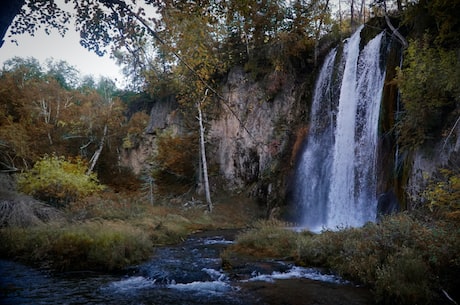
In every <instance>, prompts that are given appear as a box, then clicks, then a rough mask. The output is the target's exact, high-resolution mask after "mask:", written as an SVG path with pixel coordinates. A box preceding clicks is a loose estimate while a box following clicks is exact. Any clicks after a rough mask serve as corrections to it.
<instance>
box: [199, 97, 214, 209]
mask: <svg viewBox="0 0 460 305" xmlns="http://www.w3.org/2000/svg"><path fill="white" fill-rule="evenodd" d="M207 93H208V90H206V93H205V96H204V98H203V100H202V101H201V102H198V103H197V108H198V122H199V124H200V155H201V164H202V166H203V183H204V193H205V196H206V204H207V205H208V211H209V212H212V207H213V206H212V201H211V192H210V190H209V179H208V164H207V161H206V150H205V145H204V127H203V115H202V113H201V104H202V103H203V102H204V101H205V99H206V95H207Z"/></svg>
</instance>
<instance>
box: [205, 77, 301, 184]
mask: <svg viewBox="0 0 460 305" xmlns="http://www.w3.org/2000/svg"><path fill="white" fill-rule="evenodd" d="M295 89H296V88H295V87H294V83H293V82H292V81H291V82H290V83H286V84H285V85H284V86H283V87H282V89H281V91H280V92H278V93H277V94H276V95H275V96H273V97H270V96H267V94H266V90H264V88H262V87H261V84H260V83H259V82H253V81H251V80H250V79H249V78H248V75H246V74H245V73H244V71H243V70H242V69H241V68H235V69H233V70H232V71H231V72H230V74H229V76H228V80H227V82H226V84H225V85H224V87H223V89H222V94H223V97H224V98H225V99H226V102H225V104H224V102H220V104H221V105H220V107H221V113H220V115H219V117H218V118H217V119H215V120H212V121H211V122H210V127H209V133H208V143H211V145H212V147H211V151H212V153H211V154H210V156H212V157H211V158H212V159H211V160H212V161H213V162H215V163H216V164H217V165H218V167H219V173H220V174H221V175H222V176H223V178H224V179H225V180H226V181H227V187H228V188H229V189H239V188H242V187H244V186H247V185H248V184H251V183H254V182H257V181H258V180H259V179H261V178H262V177H263V175H264V174H268V173H269V172H270V170H272V168H271V166H274V165H275V163H274V162H277V161H278V160H277V159H279V158H280V157H281V156H282V155H283V154H284V153H286V150H287V149H288V143H289V140H290V135H291V127H292V126H293V125H294V121H295V120H296V118H297V116H298V114H297V113H296V110H297V109H298V107H297V104H296V103H297V101H296V93H295Z"/></svg>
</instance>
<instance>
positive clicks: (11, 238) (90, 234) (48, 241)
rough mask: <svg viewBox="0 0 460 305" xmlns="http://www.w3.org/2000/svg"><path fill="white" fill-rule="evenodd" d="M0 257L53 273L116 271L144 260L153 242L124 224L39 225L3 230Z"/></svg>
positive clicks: (0, 234) (132, 227) (144, 234)
mask: <svg viewBox="0 0 460 305" xmlns="http://www.w3.org/2000/svg"><path fill="white" fill-rule="evenodd" d="M0 254H1V256H2V257H5V258H15V259H20V260H22V261H25V262H29V263H32V264H38V265H44V266H49V267H52V268H53V269H55V270H84V269H92V270H119V269H122V268H125V267H127V266H130V265H133V264H136V263H139V262H141V261H143V260H145V259H147V258H148V257H149V256H150V255H151V254H152V242H151V241H150V239H149V236H148V234H147V233H145V232H143V231H142V230H140V229H138V228H136V227H134V226H132V225H129V224H126V223H123V222H87V223H81V224H74V225H71V226H65V227H61V226H57V225H42V226H35V227H30V228H27V229H23V228H7V229H2V230H1V231H0Z"/></svg>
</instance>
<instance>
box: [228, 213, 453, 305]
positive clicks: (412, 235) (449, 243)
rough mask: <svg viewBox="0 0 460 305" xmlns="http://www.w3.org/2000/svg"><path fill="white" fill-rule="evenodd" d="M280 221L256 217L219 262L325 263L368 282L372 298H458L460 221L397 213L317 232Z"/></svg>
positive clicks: (413, 301)
mask: <svg viewBox="0 0 460 305" xmlns="http://www.w3.org/2000/svg"><path fill="white" fill-rule="evenodd" d="M286 226H288V225H287V224H286V223H282V222H277V221H271V222H258V223H257V225H256V226H255V227H254V228H253V229H251V230H249V231H247V232H245V233H243V234H241V235H240V236H239V237H238V238H237V243H236V244H235V245H232V246H231V247H229V248H228V249H227V250H226V251H225V252H224V253H223V255H222V258H223V261H224V266H226V267H227V268H232V263H233V262H234V261H235V262H238V260H239V259H241V256H243V257H256V258H266V257H272V258H281V259H290V260H293V261H295V262H296V263H297V264H300V265H305V266H318V267H325V268H329V269H330V270H332V271H333V272H336V273H338V274H340V275H341V276H343V277H344V278H346V279H349V280H352V281H354V282H356V283H360V284H363V285H365V286H367V287H369V288H370V289H371V290H372V291H373V293H374V295H375V301H376V303H378V304H449V303H450V301H449V300H448V297H447V296H446V293H447V295H449V296H451V297H453V298H454V299H456V300H458V299H459V292H458V289H457V287H459V286H460V281H459V278H458V273H459V272H460V259H459V256H458V253H460V227H459V226H458V222H457V221H455V220H446V219H444V220H432V219H431V220H429V221H428V220H426V219H423V220H422V219H420V218H419V217H415V216H414V215H409V214H406V213H402V214H399V215H395V216H391V217H387V218H385V219H384V220H383V221H382V222H381V223H379V224H373V223H369V224H367V225H366V226H364V227H363V228H355V229H345V230H341V231H337V232H332V231H326V232H323V233H321V234H312V233H309V232H294V231H293V230H290V229H287V228H286ZM452 304H453V303H452Z"/></svg>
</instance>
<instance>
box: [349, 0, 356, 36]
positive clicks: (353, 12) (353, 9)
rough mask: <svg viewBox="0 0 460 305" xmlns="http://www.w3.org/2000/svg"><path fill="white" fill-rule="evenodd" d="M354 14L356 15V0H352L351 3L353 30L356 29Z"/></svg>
mask: <svg viewBox="0 0 460 305" xmlns="http://www.w3.org/2000/svg"><path fill="white" fill-rule="evenodd" d="M354 15H355V0H351V5H350V28H351V31H354V30H355V22H354Z"/></svg>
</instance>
